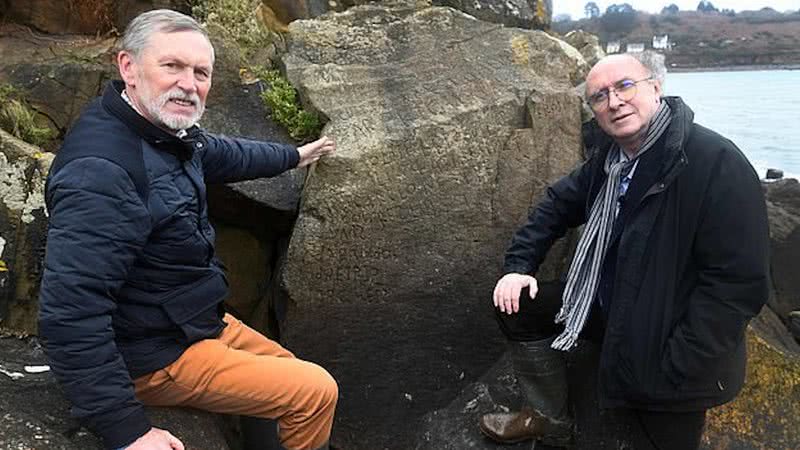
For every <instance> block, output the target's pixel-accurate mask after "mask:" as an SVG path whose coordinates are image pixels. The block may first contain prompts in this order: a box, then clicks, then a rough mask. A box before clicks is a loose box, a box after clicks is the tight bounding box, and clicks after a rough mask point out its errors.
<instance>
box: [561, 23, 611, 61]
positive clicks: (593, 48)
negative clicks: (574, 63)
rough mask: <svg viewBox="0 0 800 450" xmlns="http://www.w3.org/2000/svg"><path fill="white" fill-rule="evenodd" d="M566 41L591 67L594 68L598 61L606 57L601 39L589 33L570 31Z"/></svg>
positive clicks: (565, 38) (565, 37)
mask: <svg viewBox="0 0 800 450" xmlns="http://www.w3.org/2000/svg"><path fill="white" fill-rule="evenodd" d="M564 40H565V41H567V42H568V43H569V45H571V46H573V47H575V48H576V49H578V51H579V52H581V55H583V58H584V59H586V63H587V64H589V65H590V66H594V65H595V64H596V63H597V61H600V59H602V58H604V57H605V56H606V52H604V51H603V47H602V46H601V45H600V39H598V37H597V36H595V35H593V34H592V33H587V32H586V31H583V30H575V31H570V32H569V33H567V34H566V35H565V36H564Z"/></svg>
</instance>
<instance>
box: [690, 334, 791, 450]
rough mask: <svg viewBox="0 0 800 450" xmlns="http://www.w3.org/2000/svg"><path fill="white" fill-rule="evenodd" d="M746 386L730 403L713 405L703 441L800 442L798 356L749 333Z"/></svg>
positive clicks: (721, 444) (718, 444)
mask: <svg viewBox="0 0 800 450" xmlns="http://www.w3.org/2000/svg"><path fill="white" fill-rule="evenodd" d="M747 351H748V365H747V379H746V382H745V386H744V388H743V389H742V392H741V393H740V394H739V396H738V397H737V398H736V399H735V400H734V401H733V402H731V403H729V404H727V405H724V406H722V407H719V408H715V409H713V410H711V411H710V412H709V414H708V422H707V425H706V432H705V435H704V438H703V439H704V441H705V442H706V444H708V445H709V447H710V448H715V449H716V448H727V446H728V444H729V443H730V444H732V445H733V444H735V441H738V442H741V443H747V445H748V446H749V447H752V448H757V449H764V450H767V449H776V448H781V449H783V448H787V449H788V448H800V361H798V360H797V359H795V358H792V357H791V356H787V355H784V354H782V353H781V352H779V351H777V350H776V349H774V348H773V347H771V346H770V345H769V344H768V343H767V342H766V341H764V340H763V339H762V338H760V337H758V336H757V335H756V334H755V333H753V332H752V331H749V332H748V337H747Z"/></svg>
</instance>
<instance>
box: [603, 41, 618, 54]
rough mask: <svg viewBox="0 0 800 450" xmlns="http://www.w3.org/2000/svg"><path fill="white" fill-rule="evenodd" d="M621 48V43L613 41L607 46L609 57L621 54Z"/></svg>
mask: <svg viewBox="0 0 800 450" xmlns="http://www.w3.org/2000/svg"><path fill="white" fill-rule="evenodd" d="M619 47H620V45H619V41H611V42H609V43H608V44H606V53H607V54H609V55H610V54H612V53H619Z"/></svg>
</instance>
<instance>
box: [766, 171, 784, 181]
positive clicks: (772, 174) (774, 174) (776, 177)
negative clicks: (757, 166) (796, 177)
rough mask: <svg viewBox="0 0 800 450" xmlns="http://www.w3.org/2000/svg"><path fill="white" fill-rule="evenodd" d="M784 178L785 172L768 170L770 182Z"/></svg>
mask: <svg viewBox="0 0 800 450" xmlns="http://www.w3.org/2000/svg"><path fill="white" fill-rule="evenodd" d="M781 178H783V171H782V170H779V169H767V179H768V180H780V179H781Z"/></svg>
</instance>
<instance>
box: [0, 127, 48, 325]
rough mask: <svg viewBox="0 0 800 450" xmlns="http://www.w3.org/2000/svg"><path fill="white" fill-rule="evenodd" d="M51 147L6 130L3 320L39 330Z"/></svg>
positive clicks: (0, 182) (1, 220)
mask: <svg viewBox="0 0 800 450" xmlns="http://www.w3.org/2000/svg"><path fill="white" fill-rule="evenodd" d="M52 160H53V155H52V154H51V153H42V152H41V150H40V149H38V148H36V147H34V146H32V145H29V144H26V143H25V142H22V141H20V140H18V139H16V138H15V137H13V136H11V135H10V134H8V133H6V132H5V131H2V130H0V199H2V201H0V275H2V278H0V323H1V324H2V325H3V326H5V327H8V328H13V329H16V330H20V331H25V332H29V333H34V332H35V331H36V315H37V313H38V308H37V303H38V297H39V278H40V276H41V265H42V260H41V259H42V256H43V254H44V253H43V251H44V233H45V230H46V229H47V219H46V213H45V206H44V182H45V177H46V176H47V171H48V170H49V167H50V163H51V162H52Z"/></svg>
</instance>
